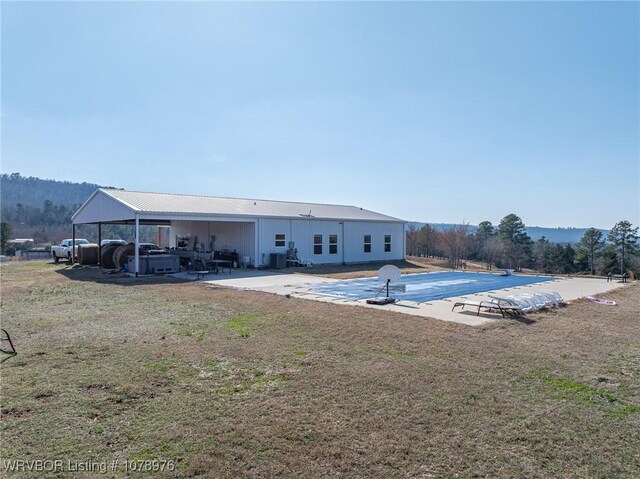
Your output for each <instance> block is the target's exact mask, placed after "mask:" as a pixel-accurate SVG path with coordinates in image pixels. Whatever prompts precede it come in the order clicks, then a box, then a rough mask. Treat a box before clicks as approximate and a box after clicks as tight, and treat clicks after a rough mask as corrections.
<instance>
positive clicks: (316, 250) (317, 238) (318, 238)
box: [313, 235, 322, 254]
mask: <svg viewBox="0 0 640 479" xmlns="http://www.w3.org/2000/svg"><path fill="white" fill-rule="evenodd" d="M313 254H322V235H313Z"/></svg>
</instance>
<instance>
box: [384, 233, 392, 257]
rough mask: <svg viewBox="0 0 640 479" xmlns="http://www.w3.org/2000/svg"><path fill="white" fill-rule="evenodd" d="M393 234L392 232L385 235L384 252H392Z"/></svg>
mask: <svg viewBox="0 0 640 479" xmlns="http://www.w3.org/2000/svg"><path fill="white" fill-rule="evenodd" d="M387 238H389V241H387ZM391 244H392V242H391V235H390V234H386V235H384V252H385V253H391Z"/></svg>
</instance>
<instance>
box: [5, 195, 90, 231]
mask: <svg viewBox="0 0 640 479" xmlns="http://www.w3.org/2000/svg"><path fill="white" fill-rule="evenodd" d="M79 207H80V205H79V204H74V205H72V206H66V205H56V204H54V203H53V201H51V200H45V201H44V203H43V204H42V207H41V208H40V207H34V206H29V205H25V204H23V203H17V204H16V205H15V206H13V207H11V206H5V205H3V206H2V221H4V222H7V223H12V224H24V225H29V226H40V225H47V226H53V225H68V224H71V217H72V216H73V214H74V213H75V212H76V211H77V210H78V208H79Z"/></svg>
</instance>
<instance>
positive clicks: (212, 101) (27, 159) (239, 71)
mask: <svg viewBox="0 0 640 479" xmlns="http://www.w3.org/2000/svg"><path fill="white" fill-rule="evenodd" d="M639 18H640V3H638V2H626V3H612V2H606V3H605V2H602V3H591V2H580V3H577V2H576V3H574V2H563V3H559V2H539V3H535V2H532V3H530V2H526V3H502V2H487V3H480V2H471V3H466V2H463V3H436V2H431V3H395V2H394V3H204V2H190V3H180V2H164V3H151V2H148V3H147V2H142V3H129V2H126V3H120V2H112V3H93V2H85V3H80V2H69V3H17V2H16V3H9V2H2V105H1V107H2V163H1V170H2V172H3V173H11V172H20V173H21V174H22V175H23V176H39V177H42V178H53V179H60V180H69V181H79V182H82V181H86V182H92V183H98V184H101V185H108V186H117V187H123V188H127V189H132V190H141V191H161V192H178V193H193V194H210V195H220V196H233V197H250V198H267V199H282V200H294V201H309V202H327V203H339V204H351V205H357V206H362V207H365V208H368V209H372V210H376V211H380V212H382V213H386V214H389V215H393V216H397V217H401V218H404V219H407V220H411V221H424V222H447V223H457V222H462V221H465V222H470V223H472V224H477V223H479V222H480V221H483V220H489V221H492V222H493V223H494V224H497V223H498V222H499V221H500V219H501V218H502V217H504V216H505V215H507V214H509V213H516V214H518V215H519V216H520V217H521V218H522V219H523V221H524V222H525V224H527V225H530V226H576V227H587V226H596V227H602V228H610V227H611V226H613V224H615V222H617V221H619V220H622V219H628V220H629V221H631V222H632V223H634V224H635V225H638V223H640V159H639V155H640V93H639V92H640V87H639V81H640V76H639V71H640V38H639V32H640V22H639Z"/></svg>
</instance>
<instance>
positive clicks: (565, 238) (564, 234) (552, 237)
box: [409, 221, 609, 243]
mask: <svg viewBox="0 0 640 479" xmlns="http://www.w3.org/2000/svg"><path fill="white" fill-rule="evenodd" d="M425 224H426V223H420V222H417V221H414V222H410V223H409V225H414V226H415V227H416V228H422V226H423V225H425ZM429 224H430V225H431V226H433V227H434V228H435V229H437V230H439V231H442V230H446V229H448V228H451V227H453V226H459V225H456V224H448V223H429ZM494 227H496V228H497V225H494ZM476 229H478V226H477V225H469V232H470V233H475V231H476ZM526 230H527V234H528V235H529V236H530V237H531V239H532V240H533V241H536V240H539V239H540V238H542V237H543V236H544V237H545V238H546V239H548V240H549V241H551V242H552V243H577V242H578V241H580V239H581V238H582V237H583V236H584V234H585V233H586V231H587V230H588V228H545V227H542V226H527V227H526ZM600 231H602V234H604V235H605V237H606V235H607V234H608V233H609V231H608V230H600Z"/></svg>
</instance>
